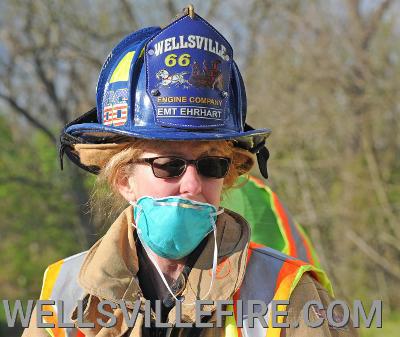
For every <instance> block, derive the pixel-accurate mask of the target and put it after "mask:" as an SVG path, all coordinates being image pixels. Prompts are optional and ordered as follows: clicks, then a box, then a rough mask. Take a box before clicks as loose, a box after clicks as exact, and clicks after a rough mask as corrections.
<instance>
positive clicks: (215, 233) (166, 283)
mask: <svg viewBox="0 0 400 337" xmlns="http://www.w3.org/2000/svg"><path fill="white" fill-rule="evenodd" d="M224 211H225V210H224V209H223V208H222V209H220V210H219V211H217V212H215V213H212V214H210V221H211V222H212V226H213V232H214V254H213V266H212V272H211V282H210V287H209V288H208V291H207V294H206V295H205V296H204V297H203V298H202V299H200V300H204V299H205V298H207V296H208V295H209V294H210V292H211V290H212V287H213V285H214V281H215V278H216V274H217V262H218V246H217V226H216V224H215V221H214V218H213V216H214V215H219V214H221V213H223V212H224ZM140 213H141V209H140V210H139V213H138V217H137V221H136V222H139V216H140ZM132 226H133V227H135V228H136V229H137V231H138V237H139V239H140V242H141V243H142V245H143V248H144V250H145V251H146V253H147V256H148V257H149V259H150V261H151V262H152V263H153V265H154V267H155V268H156V270H157V272H158V274H159V275H160V277H161V280H162V281H163V283H164V285H165V286H166V288H167V289H168V292H169V293H170V294H171V295H172V297H173V298H174V299H175V301H181V300H180V299H178V298H177V297H176V296H175V294H174V292H173V291H172V289H171V287H170V286H169V285H168V282H167V280H166V279H165V276H164V274H163V272H162V271H161V269H160V267H159V266H158V264H157V262H156V261H155V259H154V257H153V255H152V252H151V249H150V247H148V246H147V245H146V243H145V242H144V241H143V240H142V239H141V238H140V229H139V228H137V226H135V225H134V224H133V223H132ZM182 302H183V301H182ZM182 304H183V305H187V306H190V305H195V304H196V302H192V303H182Z"/></svg>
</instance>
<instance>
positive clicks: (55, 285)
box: [40, 252, 86, 337]
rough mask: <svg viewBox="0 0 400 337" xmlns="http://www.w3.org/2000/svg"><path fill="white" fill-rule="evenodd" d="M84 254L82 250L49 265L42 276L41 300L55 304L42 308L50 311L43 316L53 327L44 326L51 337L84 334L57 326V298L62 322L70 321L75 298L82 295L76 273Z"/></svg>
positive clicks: (73, 336) (68, 336) (71, 336)
mask: <svg viewBox="0 0 400 337" xmlns="http://www.w3.org/2000/svg"><path fill="white" fill-rule="evenodd" d="M85 256H86V252H82V253H79V254H76V255H73V256H71V257H68V258H66V259H64V260H61V261H58V262H56V263H54V264H52V265H50V266H49V267H48V268H47V269H46V271H45V273H44V278H43V286H42V292H41V294H40V299H41V300H54V301H56V304H55V305H46V306H43V309H44V310H46V311H50V312H51V313H52V315H51V316H45V317H43V319H44V321H45V322H46V323H52V324H54V325H55V327H54V328H46V331H47V332H48V333H49V335H50V336H52V337H80V336H84V335H83V334H82V333H81V332H80V331H79V330H78V329H76V328H59V327H58V325H59V324H58V323H59V322H58V319H59V318H58V316H57V313H58V312H59V311H60V310H61V308H60V307H59V306H58V303H57V300H61V301H63V308H62V313H63V317H62V321H63V322H64V323H67V322H71V320H70V317H71V314H72V311H73V310H74V308H75V306H76V302H77V300H79V299H81V297H82V296H83V289H82V288H81V287H80V286H79V284H78V282H77V280H78V274H79V270H80V269H81V265H82V262H83V260H84V258H85Z"/></svg>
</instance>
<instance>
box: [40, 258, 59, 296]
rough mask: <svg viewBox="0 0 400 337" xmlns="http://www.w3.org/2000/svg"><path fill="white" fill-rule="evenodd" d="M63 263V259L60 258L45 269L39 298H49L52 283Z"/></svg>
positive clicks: (52, 286) (54, 281)
mask: <svg viewBox="0 0 400 337" xmlns="http://www.w3.org/2000/svg"><path fill="white" fill-rule="evenodd" d="M63 263H64V260H60V261H58V262H56V263H53V264H52V265H51V266H49V267H48V268H47V269H46V271H45V273H44V277H43V286H42V292H41V293H40V299H41V300H48V299H50V297H51V293H52V291H53V288H54V284H55V283H56V280H57V277H58V274H59V273H60V270H61V267H62V265H63Z"/></svg>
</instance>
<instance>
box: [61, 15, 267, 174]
mask: <svg viewBox="0 0 400 337" xmlns="http://www.w3.org/2000/svg"><path fill="white" fill-rule="evenodd" d="M96 102H97V106H96V108H94V109H92V110H91V111H89V112H87V113H86V114H84V115H83V116H81V117H79V118H78V119H76V120H74V121H73V122H71V123H69V124H68V125H66V127H65V128H64V130H63V132H62V135H61V151H60V156H61V159H62V156H63V153H64V152H66V153H67V155H68V157H69V158H70V159H71V160H72V161H73V162H74V163H76V164H77V165H79V166H81V167H82V168H84V169H86V170H88V171H91V172H93V173H97V171H98V169H99V168H93V167H88V166H85V165H83V164H82V163H80V161H79V155H77V154H76V153H75V152H74V151H73V145H74V144H103V143H116V142H122V141H126V140H127V138H145V139H157V140H166V141H172V140H176V141H185V140H199V141H201V140H221V139H222V140H224V139H225V140H232V141H233V142H234V144H235V146H238V147H240V148H243V149H246V150H248V151H250V152H252V153H256V154H257V158H258V163H259V166H260V170H261V173H262V174H263V175H264V176H265V177H266V176H267V170H266V161H267V159H268V156H269V154H268V150H267V149H266V147H265V139H266V138H267V137H268V136H269V134H270V132H271V131H270V130H269V129H257V130H255V129H253V128H251V127H250V126H249V125H247V124H246V123H245V119H246V106H247V102H246V92H245V87H244V83H243V79H242V77H241V75H240V72H239V69H238V67H237V65H236V63H235V62H234V60H233V51H232V47H231V46H230V45H229V43H228V41H227V40H226V39H225V38H224V37H223V36H222V35H221V34H220V33H219V32H218V31H217V30H216V29H215V28H214V27H212V26H211V25H210V24H209V23H208V22H207V21H205V20H204V19H203V18H201V17H200V16H198V15H197V14H194V13H193V12H192V13H187V14H185V15H183V16H181V17H180V18H178V19H176V20H175V21H173V22H172V23H171V24H169V25H168V26H167V27H165V28H163V29H161V28H159V27H149V28H144V29H141V30H139V31H137V32H135V33H132V34H130V35H128V36H127V37H125V38H124V39H123V40H122V41H121V42H120V43H119V44H118V45H117V46H116V47H115V48H114V49H113V50H112V52H111V53H110V55H109V56H108V58H107V60H106V62H105V63H104V65H103V67H102V69H101V72H100V77H99V81H98V84H97V100H96Z"/></svg>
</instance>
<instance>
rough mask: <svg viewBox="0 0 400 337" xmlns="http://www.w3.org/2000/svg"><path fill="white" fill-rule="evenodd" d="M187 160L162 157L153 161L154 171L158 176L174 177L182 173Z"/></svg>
mask: <svg viewBox="0 0 400 337" xmlns="http://www.w3.org/2000/svg"><path fill="white" fill-rule="evenodd" d="M184 169H185V161H184V160H182V159H179V158H169V157H162V158H157V159H155V160H154V161H153V173H154V175H155V176H156V177H158V178H173V177H178V176H180V175H181V174H182V172H183V171H184Z"/></svg>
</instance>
